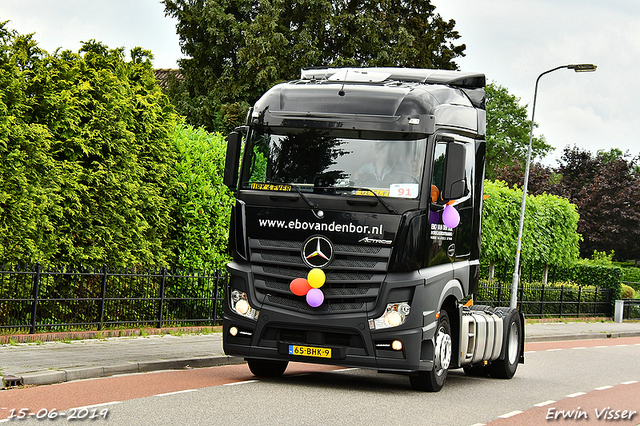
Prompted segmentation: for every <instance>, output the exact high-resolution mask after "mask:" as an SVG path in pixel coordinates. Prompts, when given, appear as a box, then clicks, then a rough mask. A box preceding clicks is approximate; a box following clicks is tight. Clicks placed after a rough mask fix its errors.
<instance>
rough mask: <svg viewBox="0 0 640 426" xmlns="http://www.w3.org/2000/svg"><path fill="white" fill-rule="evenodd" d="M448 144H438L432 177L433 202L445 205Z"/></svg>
mask: <svg viewBox="0 0 640 426" xmlns="http://www.w3.org/2000/svg"><path fill="white" fill-rule="evenodd" d="M446 154H447V144H446V142H438V144H437V145H436V151H435V154H434V156H433V174H432V176H431V202H432V203H435V204H440V205H443V204H444V201H443V200H442V195H441V191H442V187H443V183H444V166H445V163H446V161H445V160H446Z"/></svg>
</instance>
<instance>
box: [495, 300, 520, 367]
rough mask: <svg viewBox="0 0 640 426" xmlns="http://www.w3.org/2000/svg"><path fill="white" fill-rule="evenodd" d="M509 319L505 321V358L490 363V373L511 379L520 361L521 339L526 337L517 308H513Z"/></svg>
mask: <svg viewBox="0 0 640 426" xmlns="http://www.w3.org/2000/svg"><path fill="white" fill-rule="evenodd" d="M507 316H508V317H507V318H508V320H507V321H506V322H505V335H506V339H507V340H506V344H505V346H504V350H505V354H504V358H503V359H497V360H495V361H493V362H492V363H491V365H489V367H488V368H489V374H490V375H491V377H495V378H497V379H510V378H512V377H513V375H514V374H516V369H517V368H518V361H519V360H520V355H521V353H520V352H521V350H522V349H521V348H522V345H521V339H523V338H524V336H523V330H522V321H520V315H519V314H518V311H517V310H515V309H514V310H512V311H511V312H509V313H508V314H507Z"/></svg>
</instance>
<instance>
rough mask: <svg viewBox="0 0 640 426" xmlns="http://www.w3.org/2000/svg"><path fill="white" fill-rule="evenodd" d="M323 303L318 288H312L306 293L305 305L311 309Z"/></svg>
mask: <svg viewBox="0 0 640 426" xmlns="http://www.w3.org/2000/svg"><path fill="white" fill-rule="evenodd" d="M322 302H324V293H323V292H322V290H320V289H319V288H312V289H311V290H309V292H308V293H307V303H308V304H309V306H311V307H312V308H317V307H318V306H320V305H322Z"/></svg>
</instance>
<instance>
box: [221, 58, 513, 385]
mask: <svg viewBox="0 0 640 426" xmlns="http://www.w3.org/2000/svg"><path fill="white" fill-rule="evenodd" d="M484 87H485V76H484V75H483V74H478V73H465V72H459V71H443V70H428V69H409V68H322V69H304V70H302V72H301V77H300V79H298V80H295V81H290V82H287V83H282V84H278V85H276V86H274V87H273V88H271V89H270V90H269V91H268V92H266V93H265V94H264V95H263V96H262V97H261V98H260V99H259V100H258V101H257V102H256V104H255V105H254V106H253V108H252V109H250V111H249V114H248V116H247V122H246V125H245V126H242V127H239V128H237V129H236V130H235V131H234V132H232V133H231V134H230V135H229V138H228V146H227V159H226V165H225V176H224V182H225V184H226V185H227V186H228V187H229V188H231V190H232V191H233V192H234V194H235V197H236V202H235V206H234V207H233V210H232V213H231V223H230V233H229V248H230V252H231V255H232V258H233V260H232V261H231V262H230V263H229V264H228V265H227V271H228V284H227V287H226V288H225V303H224V326H223V333H224V336H223V339H224V340H223V341H224V350H225V353H226V354H228V355H235V356H241V357H244V358H245V359H246V360H247V363H248V365H249V368H250V369H251V371H252V372H253V374H255V375H257V376H278V375H281V374H283V373H284V371H285V369H286V368H287V365H288V363H289V362H290V361H297V362H310V363H325V364H333V365H341V366H348V367H359V368H369V369H375V370H378V371H380V372H385V373H397V374H404V375H407V376H408V377H409V379H410V384H411V386H412V387H413V388H415V389H418V390H423V391H439V390H440V389H441V388H442V386H443V385H444V383H445V380H446V377H447V372H448V370H450V369H454V368H464V370H465V372H466V373H467V374H470V375H491V376H494V377H498V378H511V377H512V376H513V375H514V373H515V371H516V368H517V365H518V363H520V362H523V361H524V358H523V346H524V318H523V316H522V315H521V313H520V312H518V311H517V310H516V309H515V308H508V307H502V308H501V307H498V308H491V307H488V306H478V305H473V299H472V295H473V293H474V292H475V291H476V289H477V286H478V282H479V268H480V262H479V259H480V236H481V213H482V200H483V179H484V162H485V127H486V126H485V118H486V112H485V92H484Z"/></svg>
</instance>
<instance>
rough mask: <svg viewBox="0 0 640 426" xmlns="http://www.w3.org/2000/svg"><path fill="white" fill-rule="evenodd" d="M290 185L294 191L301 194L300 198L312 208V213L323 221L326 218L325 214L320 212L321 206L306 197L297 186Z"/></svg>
mask: <svg viewBox="0 0 640 426" xmlns="http://www.w3.org/2000/svg"><path fill="white" fill-rule="evenodd" d="M288 185H289V186H291V187H292V188H293V189H295V191H296V192H297V193H298V194H300V198H302V199H303V200H304V201H305V202H306V203H307V204H308V205H309V207H311V212H312V213H313V214H314V216H315V217H317V218H318V219H322V218H323V217H324V212H323V211H322V210H320V206H319V205H318V204H316V203H314V202H312V201H311V200H310V199H308V198H307V196H306V195H304V194H303V193H302V191H301V190H300V188H298V187H297V186H296V185H291V184H288Z"/></svg>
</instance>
